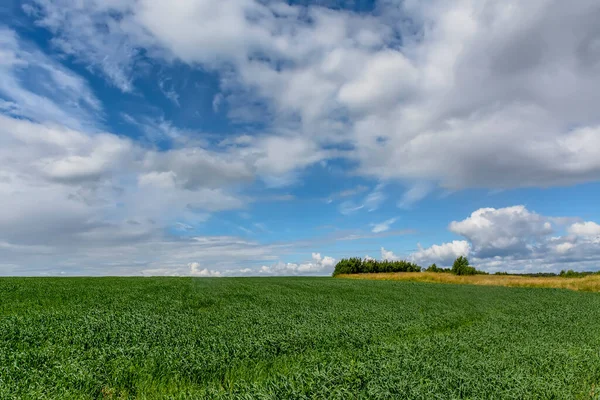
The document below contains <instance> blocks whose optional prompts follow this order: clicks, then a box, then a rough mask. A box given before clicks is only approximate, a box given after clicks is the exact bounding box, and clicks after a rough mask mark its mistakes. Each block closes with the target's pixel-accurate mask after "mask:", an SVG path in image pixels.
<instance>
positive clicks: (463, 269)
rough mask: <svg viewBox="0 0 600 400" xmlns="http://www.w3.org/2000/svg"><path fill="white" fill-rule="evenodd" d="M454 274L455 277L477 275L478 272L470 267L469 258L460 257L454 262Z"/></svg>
mask: <svg viewBox="0 0 600 400" xmlns="http://www.w3.org/2000/svg"><path fill="white" fill-rule="evenodd" d="M452 273H453V274H454V275H475V274H476V273H477V270H476V269H475V268H474V267H470V266H469V260H467V257H464V256H460V257H458V258H457V259H456V260H454V264H452Z"/></svg>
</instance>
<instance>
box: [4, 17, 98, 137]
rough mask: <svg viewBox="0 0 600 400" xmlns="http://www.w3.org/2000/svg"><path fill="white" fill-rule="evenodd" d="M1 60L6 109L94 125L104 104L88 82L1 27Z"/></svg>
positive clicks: (63, 122) (40, 118)
mask: <svg viewBox="0 0 600 400" xmlns="http://www.w3.org/2000/svg"><path fill="white" fill-rule="evenodd" d="M0 59H1V61H0V95H3V97H5V98H7V99H8V100H9V101H6V100H2V104H3V105H4V106H2V109H3V110H4V111H5V112H8V113H9V114H10V115H16V116H19V117H26V118H29V119H33V120H36V121H40V122H46V123H47V122H53V123H59V124H61V125H64V126H68V127H71V128H75V129H79V128H82V127H87V128H90V127H91V126H94V125H95V123H96V117H95V115H96V114H97V113H99V112H101V111H102V107H101V104H100V101H99V100H98V99H97V98H96V97H95V96H94V94H93V93H92V91H91V89H90V88H89V86H88V84H87V82H86V81H85V80H84V79H82V78H81V77H79V76H77V75H75V74H74V73H72V72H71V71H69V70H68V69H67V68H65V67H63V66H62V65H61V64H60V63H58V62H56V61H54V60H53V59H51V58H50V57H48V56H46V55H45V54H44V53H42V52H41V51H40V50H39V49H38V48H37V47H36V46H34V45H33V44H31V43H27V42H24V41H22V40H20V39H19V37H18V36H17V34H16V33H15V32H14V31H12V30H9V29H6V28H1V27H0ZM30 80H35V81H36V82H37V84H36V85H31V83H30Z"/></svg>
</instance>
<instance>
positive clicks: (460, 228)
mask: <svg viewBox="0 0 600 400" xmlns="http://www.w3.org/2000/svg"><path fill="white" fill-rule="evenodd" d="M449 229H450V231H452V232H454V233H456V234H459V235H461V236H464V237H465V238H467V239H468V240H469V241H470V242H471V243H473V246H474V247H475V248H476V249H477V252H478V254H479V255H480V256H496V255H499V256H502V255H506V254H515V253H523V252H528V251H529V250H530V241H531V240H532V239H533V240H535V239H536V238H541V237H544V236H546V235H549V234H551V233H552V232H553V227H552V223H551V222H550V220H549V218H547V217H544V216H541V215H539V214H536V213H533V212H530V211H529V210H527V209H526V208H525V206H522V205H519V206H513V207H506V208H500V209H495V208H481V209H479V210H477V211H474V212H473V213H472V214H471V216H470V217H469V218H467V219H465V220H463V221H454V222H452V223H450V226H449Z"/></svg>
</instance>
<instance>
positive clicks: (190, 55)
mask: <svg viewBox="0 0 600 400" xmlns="http://www.w3.org/2000/svg"><path fill="white" fill-rule="evenodd" d="M34 3H35V5H36V6H35V7H34V6H30V7H28V8H27V9H28V11H29V13H30V15H31V16H32V17H33V18H36V20H37V23H38V24H40V25H42V26H45V27H47V28H48V29H50V30H51V32H53V33H54V35H55V38H54V40H53V43H54V45H55V46H57V48H59V49H62V51H63V52H65V53H66V54H69V55H71V56H73V57H75V58H76V59H77V60H79V61H80V62H83V63H86V64H88V65H90V66H91V67H92V68H93V69H95V70H99V71H101V72H102V73H103V74H104V75H105V76H107V77H108V78H109V79H111V81H112V82H113V83H114V84H115V85H116V86H118V87H120V88H121V89H122V90H124V91H128V90H132V82H133V81H134V77H133V76H132V75H133V71H134V70H135V69H136V68H134V67H135V66H136V65H137V64H136V63H140V62H141V61H143V60H141V59H142V58H143V57H142V56H141V51H140V49H144V50H145V52H144V57H152V58H153V59H157V60H162V61H164V62H170V61H172V60H174V59H175V60H179V61H181V62H183V63H186V64H188V65H190V66H195V65H202V66H203V67H205V68H208V69H211V70H215V71H225V72H222V73H223V78H222V89H223V99H224V100H223V101H228V99H235V98H236V96H238V95H239V96H241V97H242V98H244V99H245V101H244V102H243V104H242V105H241V106H240V107H241V108H244V107H246V108H247V107H254V104H256V103H259V104H262V105H263V107H262V108H261V111H262V112H255V111H256V110H250V111H248V110H247V111H244V110H241V109H240V110H235V108H236V104H235V103H234V102H232V103H231V104H230V105H231V106H232V108H233V109H234V110H232V112H237V114H238V115H242V114H246V115H253V116H256V115H258V114H260V115H264V116H265V118H266V119H267V121H266V122H267V123H268V124H269V125H270V126H271V127H272V128H273V130H274V131H279V132H286V136H285V138H282V137H277V138H270V139H269V140H266V141H265V143H263V144H262V145H260V146H258V147H259V148H260V149H262V151H263V152H265V154H266V155H265V156H264V157H263V158H262V159H261V160H260V162H258V163H257V164H256V167H257V168H258V169H259V170H260V171H262V172H261V174H262V175H264V176H265V177H269V178H270V181H271V182H272V183H273V184H275V185H277V184H281V182H282V180H283V182H289V181H290V179H293V175H294V174H293V170H294V169H295V168H303V167H304V166H306V165H307V164H310V163H313V162H316V161H318V160H321V159H324V158H328V157H337V156H340V155H342V156H344V157H347V158H349V159H350V160H352V161H356V162H357V172H358V173H360V174H363V175H366V176H373V177H376V178H378V179H387V178H396V179H406V180H410V181H414V180H417V181H426V182H436V183H439V184H441V185H442V186H444V187H448V188H466V187H491V188H512V187H522V186H551V185H562V184H571V183H578V182H585V181H595V180H597V176H598V173H599V172H600V161H599V160H598V157H597V156H596V155H597V154H596V152H595V150H594V149H596V148H598V147H599V146H600V143H599V142H598V141H599V140H600V139H598V138H599V137H600V134H598V132H599V129H600V128H599V127H600V119H599V117H598V114H597V112H596V110H595V108H594V107H593V105H594V104H597V103H598V102H599V101H600V80H599V79H598V78H597V77H598V71H599V69H598V68H600V61H599V60H600V53H599V52H598V50H597V47H598V46H597V45H596V43H597V42H598V40H599V37H600V33H599V32H598V30H597V28H596V25H597V24H596V21H597V19H598V18H597V17H598V16H599V11H598V9H597V7H596V4H595V2H593V1H589V0H577V1H575V2H571V3H569V4H567V3H564V2H560V1H558V0H541V1H536V2H522V1H518V0H510V1H498V0H487V1H484V2H479V3H477V2H471V1H455V2H452V3H448V2H443V1H437V0H436V1H433V2H428V3H426V4H425V3H419V2H383V3H381V4H379V5H378V6H377V7H378V10H377V11H378V12H377V13H372V14H357V13H349V12H346V11H343V10H331V9H326V8H324V7H315V6H306V7H305V6H293V5H288V4H287V3H282V2H260V1H246V0H243V1H242V0H240V1H231V2H227V3H226V4H219V5H218V6H215V5H214V4H212V3H211V2H207V1H206V0H186V1H182V2H180V3H178V6H177V7H171V5H169V12H166V8H165V7H166V5H165V3H164V2H161V1H156V0H141V1H133V0H122V1H110V2H105V1H97V0H87V1H85V2H82V3H77V4H72V3H71V2H66V1H64V0H36V1H35V2H34ZM402 21H411V24H410V26H407V25H406V23H404V22H402ZM399 38H401V42H400V41H399ZM257 55H260V56H258V57H257ZM482 87H485V88H486V90H484V91H482V90H481V88H482ZM232 101H234V100H232ZM238 105H239V104H238ZM331 144H344V145H349V148H351V149H352V150H348V151H344V152H341V153H340V152H332V153H330V154H328V153H327V152H325V151H324V150H323V149H324V148H325V147H327V146H330V145H331ZM270 172H275V176H274V177H270ZM419 192H420V193H419ZM421 196H423V190H422V189H419V190H417V189H414V190H412V192H411V191H409V192H408V193H407V199H406V201H407V202H410V200H411V198H412V197H417V198H418V197H421ZM401 204H402V202H401ZM367 208H368V207H367Z"/></svg>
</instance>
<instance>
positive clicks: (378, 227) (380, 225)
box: [371, 218, 398, 233]
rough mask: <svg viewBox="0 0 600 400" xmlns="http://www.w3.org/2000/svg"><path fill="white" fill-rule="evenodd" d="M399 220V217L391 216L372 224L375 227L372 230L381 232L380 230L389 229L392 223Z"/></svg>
mask: <svg viewBox="0 0 600 400" xmlns="http://www.w3.org/2000/svg"><path fill="white" fill-rule="evenodd" d="M397 220H398V218H390V219H388V220H385V221H383V222H380V223H378V224H371V226H372V227H373V229H371V232H373V233H380V232H385V231H388V230H389V229H390V225H392V224H393V223H394V222H396V221H397Z"/></svg>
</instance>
